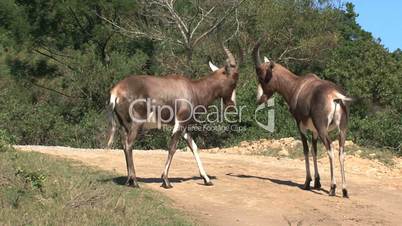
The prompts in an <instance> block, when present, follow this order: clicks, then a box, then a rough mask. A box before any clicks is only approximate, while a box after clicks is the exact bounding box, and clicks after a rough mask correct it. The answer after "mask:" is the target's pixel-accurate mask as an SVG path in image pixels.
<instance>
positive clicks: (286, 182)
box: [226, 173, 329, 194]
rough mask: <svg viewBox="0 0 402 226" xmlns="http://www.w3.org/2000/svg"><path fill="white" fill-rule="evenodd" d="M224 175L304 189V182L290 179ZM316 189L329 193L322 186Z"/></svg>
mask: <svg viewBox="0 0 402 226" xmlns="http://www.w3.org/2000/svg"><path fill="white" fill-rule="evenodd" d="M226 175H227V176H231V177H238V178H252V179H259V180H268V181H270V182H272V183H275V184H279V185H285V186H289V187H296V188H299V189H301V190H304V189H303V186H304V184H299V183H296V182H293V181H291V180H280V179H274V178H269V177H260V176H253V175H244V174H233V173H227V174H226ZM316 190H317V191H323V192H325V193H327V194H329V191H328V190H325V189H323V188H320V189H316ZM310 191H311V192H313V193H317V194H321V193H319V192H317V191H315V190H310Z"/></svg>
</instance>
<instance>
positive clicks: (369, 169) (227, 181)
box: [17, 146, 402, 225]
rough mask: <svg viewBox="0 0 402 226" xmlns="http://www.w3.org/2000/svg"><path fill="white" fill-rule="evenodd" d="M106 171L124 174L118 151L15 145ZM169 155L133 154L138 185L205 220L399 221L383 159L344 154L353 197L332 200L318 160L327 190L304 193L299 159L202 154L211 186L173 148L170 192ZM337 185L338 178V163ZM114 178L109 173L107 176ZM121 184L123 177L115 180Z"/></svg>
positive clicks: (401, 207)
mask: <svg viewBox="0 0 402 226" xmlns="http://www.w3.org/2000/svg"><path fill="white" fill-rule="evenodd" d="M17 148H18V149H20V150H25V151H37V152H42V153H46V154H51V155H56V156H59V157H64V158H68V159H74V160H79V161H81V162H83V163H84V164H87V165H90V166H96V167H99V168H101V169H104V170H113V171H117V172H118V173H120V174H121V175H122V176H125V174H126V167H125V161H124V155H123V152H122V151H116V150H114V151H111V150H101V149H74V148H64V147H44V146H17ZM166 155H167V153H166V152H165V151H160V150H155V151H135V154H134V161H135V167H136V171H137V176H138V177H140V181H142V182H143V183H141V186H142V187H149V188H151V189H153V190H157V191H160V192H162V193H164V194H165V195H167V196H168V197H170V198H171V199H173V200H174V203H175V205H176V207H178V208H180V209H183V210H185V211H186V212H188V213H190V214H191V215H192V216H194V217H196V218H198V219H200V221H201V222H204V223H206V224H209V225H289V224H291V225H300V223H301V225H379V224H380V225H400V224H401V222H402V170H401V169H402V166H400V165H399V166H397V167H395V168H394V169H392V170H390V169H388V168H387V167H385V166H382V165H381V164H379V163H377V162H374V161H369V160H363V159H359V158H356V157H352V156H349V157H348V158H347V160H346V172H347V175H346V176H347V180H348V186H349V193H350V196H351V198H350V199H343V198H341V197H340V196H339V195H340V193H341V191H340V189H338V191H337V195H338V196H337V197H329V196H328V195H327V189H328V187H329V175H328V173H329V172H328V171H329V168H328V163H327V160H326V158H323V159H321V160H320V163H319V168H320V173H321V180H322V181H321V183H322V185H323V188H324V190H320V191H304V190H301V189H300V186H301V185H302V183H303V182H304V178H305V174H304V162H303V161H301V160H291V159H286V158H285V159H277V158H272V157H265V156H251V155H235V154H212V153H205V152H204V153H201V158H202V160H203V162H204V166H205V168H206V171H207V172H208V174H209V175H211V176H212V177H213V178H214V179H213V182H214V186H211V187H207V186H203V185H202V180H201V179H200V178H199V177H198V171H197V168H196V164H195V161H194V160H193V156H192V155H191V153H189V152H178V153H177V154H176V155H175V157H174V159H173V163H172V167H171V171H170V178H171V181H172V182H173V186H174V188H173V189H170V190H165V189H163V188H161V187H160V183H161V180H160V179H159V177H160V174H161V172H162V169H163V164H164V162H165V159H166ZM336 172H337V175H336V176H337V179H338V188H339V187H340V184H339V182H340V180H339V179H340V176H339V170H338V168H337V171H336ZM111 179H113V178H111ZM114 180H115V181H118V182H121V181H124V178H114Z"/></svg>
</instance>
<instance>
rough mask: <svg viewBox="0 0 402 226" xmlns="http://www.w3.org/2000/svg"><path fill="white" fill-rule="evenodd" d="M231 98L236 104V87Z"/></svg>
mask: <svg viewBox="0 0 402 226" xmlns="http://www.w3.org/2000/svg"><path fill="white" fill-rule="evenodd" d="M230 100H231V101H233V103H234V104H235V105H236V89H234V90H233V92H232V96H231V97H230Z"/></svg>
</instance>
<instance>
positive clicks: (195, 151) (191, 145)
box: [183, 133, 213, 186]
mask: <svg viewBox="0 0 402 226" xmlns="http://www.w3.org/2000/svg"><path fill="white" fill-rule="evenodd" d="M183 137H184V139H185V140H186V143H187V146H188V147H189V148H190V150H191V152H193V155H194V158H195V161H196V162H197V166H198V170H199V171H200V175H201V177H202V178H203V179H204V184H205V185H207V186H212V185H213V183H212V182H211V180H210V179H209V177H208V175H207V173H206V172H205V170H204V167H203V165H202V162H201V158H200V156H199V154H198V147H197V144H195V142H194V140H193V138H192V137H191V136H190V135H189V134H188V133H185V134H184V135H183Z"/></svg>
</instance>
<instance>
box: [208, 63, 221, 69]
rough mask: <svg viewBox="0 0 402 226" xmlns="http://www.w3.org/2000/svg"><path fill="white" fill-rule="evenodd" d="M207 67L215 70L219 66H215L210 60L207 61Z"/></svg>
mask: <svg viewBox="0 0 402 226" xmlns="http://www.w3.org/2000/svg"><path fill="white" fill-rule="evenodd" d="M208 64H209V67H210V68H211V70H212V71H217V70H219V68H218V67H217V66H215V65H214V64H213V63H212V62H211V61H209V63H208Z"/></svg>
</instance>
